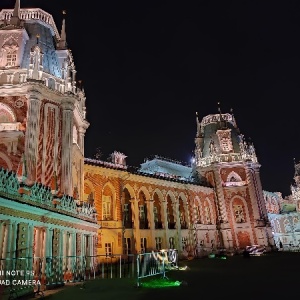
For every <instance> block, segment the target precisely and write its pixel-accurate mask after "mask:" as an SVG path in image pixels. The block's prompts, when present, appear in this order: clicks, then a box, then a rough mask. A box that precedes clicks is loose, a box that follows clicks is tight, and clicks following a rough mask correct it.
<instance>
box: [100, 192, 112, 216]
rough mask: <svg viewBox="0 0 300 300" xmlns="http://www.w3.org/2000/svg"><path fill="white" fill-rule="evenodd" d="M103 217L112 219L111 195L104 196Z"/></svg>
mask: <svg viewBox="0 0 300 300" xmlns="http://www.w3.org/2000/svg"><path fill="white" fill-rule="evenodd" d="M102 219H103V220H112V214H111V197H110V196H103V200H102Z"/></svg>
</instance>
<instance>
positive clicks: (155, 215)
mask: <svg viewBox="0 0 300 300" xmlns="http://www.w3.org/2000/svg"><path fill="white" fill-rule="evenodd" d="M153 215H154V222H158V209H157V207H156V206H154V207H153Z"/></svg>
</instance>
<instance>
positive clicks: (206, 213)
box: [204, 206, 211, 224]
mask: <svg viewBox="0 0 300 300" xmlns="http://www.w3.org/2000/svg"><path fill="white" fill-rule="evenodd" d="M204 217H205V223H206V224H211V218H210V209H209V207H208V206H205V208H204Z"/></svg>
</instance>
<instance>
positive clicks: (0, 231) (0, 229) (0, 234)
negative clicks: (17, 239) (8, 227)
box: [0, 221, 5, 258]
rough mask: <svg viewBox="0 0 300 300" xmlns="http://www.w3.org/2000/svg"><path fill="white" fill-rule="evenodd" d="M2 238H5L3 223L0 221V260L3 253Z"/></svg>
mask: <svg viewBox="0 0 300 300" xmlns="http://www.w3.org/2000/svg"><path fill="white" fill-rule="evenodd" d="M4 238H5V223H4V221H0V258H3V257H2V255H3V252H4Z"/></svg>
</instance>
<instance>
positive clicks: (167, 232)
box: [161, 199, 169, 249]
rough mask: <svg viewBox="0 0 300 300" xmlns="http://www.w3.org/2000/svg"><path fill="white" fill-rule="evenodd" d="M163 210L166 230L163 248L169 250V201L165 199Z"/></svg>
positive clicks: (162, 203) (162, 205)
mask: <svg viewBox="0 0 300 300" xmlns="http://www.w3.org/2000/svg"><path fill="white" fill-rule="evenodd" d="M161 209H162V219H163V229H164V239H163V241H162V248H163V249H166V248H168V246H167V245H168V242H169V228H168V216H167V201H166V200H165V199H164V200H163V201H162V202H161Z"/></svg>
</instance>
